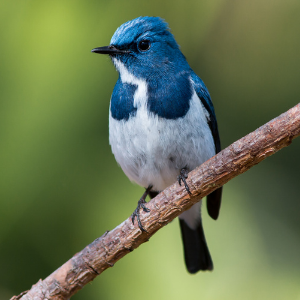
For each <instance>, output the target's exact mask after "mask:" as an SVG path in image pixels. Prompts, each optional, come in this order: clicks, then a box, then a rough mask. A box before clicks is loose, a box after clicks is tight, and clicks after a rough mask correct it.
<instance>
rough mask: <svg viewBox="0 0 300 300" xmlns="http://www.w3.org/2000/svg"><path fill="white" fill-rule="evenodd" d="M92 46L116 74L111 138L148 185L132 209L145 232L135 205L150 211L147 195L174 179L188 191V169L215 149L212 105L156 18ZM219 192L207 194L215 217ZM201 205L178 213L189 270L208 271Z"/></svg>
mask: <svg viewBox="0 0 300 300" xmlns="http://www.w3.org/2000/svg"><path fill="white" fill-rule="evenodd" d="M92 52H95V53H100V54H108V55H109V56H110V58H111V59H112V61H113V63H114V65H115V67H116V69H117V71H118V72H119V78H118V81H117V83H116V85H115V87H114V90H113V93H112V96H111V101H110V110H109V142H110V145H111V148H112V152H113V154H114V156H115V158H116V160H117V162H118V163H119V165H120V166H121V168H122V169H123V171H124V173H125V174H126V175H127V177H128V178H129V179H130V180H131V181H134V182H136V183H137V184H139V185H140V186H142V187H144V188H145V189H146V191H145V193H144V194H143V196H142V197H141V199H140V200H139V202H138V206H137V208H136V210H135V211H134V213H133V215H132V221H133V222H134V219H135V217H136V218H137V221H138V224H139V227H140V228H141V230H144V229H143V226H142V224H141V221H140V210H141V209H143V210H144V211H148V209H147V207H146V206H145V203H146V201H145V199H146V197H147V195H149V196H150V198H153V197H155V196H156V195H157V194H158V193H159V192H160V191H162V190H164V189H165V188H166V187H168V186H169V185H171V184H173V183H175V182H176V180H178V181H179V184H181V183H182V182H183V183H184V184H185V187H186V189H187V191H188V192H189V189H188V186H187V184H186V178H187V173H188V172H189V171H191V170H193V169H194V168H196V167H197V166H199V165H201V164H202V163H203V162H205V161H206V160H208V159H209V158H211V157H212V156H214V155H215V154H216V153H217V152H219V151H220V139H219V133H218V127H217V121H216V116H215V112H214V107H213V104H212V101H211V98H210V95H209V93H208V90H207V88H206V86H205V85H204V83H203V81H202V80H201V79H200V78H199V77H198V76H197V75H196V74H195V73H194V72H193V70H192V69H191V67H190V66H189V65H188V63H187V61H186V59H185V57H184V55H183V54H182V53H181V51H180V49H179V46H178V44H177V42H176V41H175V38H174V36H173V34H172V33H171V32H170V30H169V28H168V24H167V23H166V22H165V21H164V20H162V19H161V18H158V17H139V18H136V19H134V20H131V21H128V22H126V23H124V24H123V25H121V26H120V27H119V28H118V29H117V30H116V32H115V33H114V35H113V37H112V39H111V42H110V45H109V46H105V47H99V48H95V49H93V50H92ZM221 195H222V189H221V188H219V189H217V190H216V191H214V192H213V193H211V194H210V195H208V196H207V209H208V213H209V215H210V216H211V217H212V218H213V219H217V218H218V215H219V210H220V205H221ZM200 209H201V201H200V202H199V203H197V204H195V205H194V206H192V208H190V209H189V210H187V211H185V212H183V213H182V214H181V215H180V216H179V220H180V227H181V233H182V239H183V244H184V253H185V262H186V266H187V269H188V271H189V272H190V273H196V272H197V271H199V270H212V269H213V262H212V259H211V256H210V253H209V250H208V247H207V244H206V240H205V236H204V231H203V227H202V221H201V214H200Z"/></svg>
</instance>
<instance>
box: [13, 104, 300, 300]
mask: <svg viewBox="0 0 300 300" xmlns="http://www.w3.org/2000/svg"><path fill="white" fill-rule="evenodd" d="M299 135H300V104H297V105H296V106H295V107H293V108H291V109H290V110H288V111H287V112H286V113H284V114H282V115H280V116H279V117H277V118H275V119H273V120H272V121H270V122H268V123H267V124H265V125H263V126H262V127H260V128H258V129H257V130H255V131H254V132H252V133H250V134H248V135H247V136H245V137H243V138H242V139H240V140H238V141H236V142H235V143H233V144H232V145H230V146H229V147H227V148H226V149H224V150H223V151H221V152H220V153H218V154H217V155H216V156H214V157H212V158H211V159H210V160H208V161H207V162H205V163H204V164H202V165H201V166H200V167H198V168H197V169H195V170H193V171H192V172H191V173H189V177H188V179H187V183H188V185H189V187H190V191H191V196H190V195H189V194H188V193H187V192H186V190H185V188H184V187H181V186H179V185H178V183H176V184H173V185H172V186H170V187H168V188H167V189H165V190H164V191H163V192H162V193H160V194H159V195H158V196H157V197H156V198H154V199H153V200H151V202H149V204H147V207H148V208H149V209H150V213H144V212H143V213H142V214H141V221H142V223H143V226H144V228H145V229H146V230H147V232H142V231H141V230H140V229H139V228H138V226H137V224H135V225H132V222H131V218H128V219H127V220H125V221H124V222H123V223H121V224H120V225H119V226H117V227H116V228H115V229H113V230H112V231H110V232H106V233H105V234H104V235H103V236H101V237H99V238H98V239H96V240H95V241H94V242H92V243H91V244H90V245H88V246H86V247H85V248H84V249H83V250H82V251H81V252H79V253H77V254H75V255H74V256H73V257H72V258H71V259H70V260H69V261H67V262H66V263H65V264H64V265H62V266H61V267H60V268H59V269H57V270H56V271H55V272H53V273H52V274H51V275H49V276H48V277H47V278H46V279H44V280H39V282H38V283H37V284H35V285H33V286H32V288H31V290H30V291H28V292H24V293H22V294H21V295H19V296H15V297H13V298H12V299H11V300H17V299H22V300H31V299H37V300H38V299H49V300H50V299H57V300H58V299H60V300H63V299H69V298H70V297H71V296H72V295H74V294H75V293H76V292H77V291H78V290H80V289H81V288H83V287H84V285H86V284H87V283H88V282H90V281H92V280H93V279H94V278H95V277H96V276H98V275H99V274H101V273H102V272H103V271H105V270H106V269H107V268H109V267H112V266H113V265H114V264H115V263H116V262H117V261H118V260H119V259H121V258H122V257H123V256H125V255H126V254H127V253H129V252H131V251H132V250H134V249H136V248H137V247H138V246H139V245H141V244H142V243H144V242H146V241H148V240H149V238H150V237H151V236H152V235H153V234H154V233H155V232H156V231H158V230H159V229H160V228H162V227H163V226H165V225H166V224H168V223H169V222H171V221H172V220H173V219H174V218H176V217H177V216H178V215H180V214H181V213H182V212H183V211H185V210H187V209H189V208H190V207H191V206H192V205H193V204H195V203H196V202H198V201H199V200H200V199H201V198H203V197H204V196H206V195H208V194H210V193H211V192H212V191H214V190H215V189H217V188H218V187H220V186H222V185H224V184H225V183H226V182H228V181H229V180H231V179H232V178H234V177H236V176H238V175H239V174H242V173H244V172H246V171H247V170H248V169H250V168H251V167H253V166H254V165H256V164H258V163H259V162H261V161H262V160H264V159H265V158H267V157H268V156H270V155H272V154H274V153H276V152H277V151H278V150H280V149H282V148H283V147H286V146H289V145H290V144H291V142H292V140H293V139H294V138H296V137H297V136H299Z"/></svg>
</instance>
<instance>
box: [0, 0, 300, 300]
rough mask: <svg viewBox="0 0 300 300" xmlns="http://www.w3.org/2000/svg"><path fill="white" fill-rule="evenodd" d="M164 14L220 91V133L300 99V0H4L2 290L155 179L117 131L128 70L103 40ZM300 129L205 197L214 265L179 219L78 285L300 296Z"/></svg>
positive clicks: (151, 293) (253, 123)
mask: <svg viewBox="0 0 300 300" xmlns="http://www.w3.org/2000/svg"><path fill="white" fill-rule="evenodd" d="M141 15H150V16H152V15H154V16H160V17H163V18H164V19H165V20H166V21H167V22H168V23H169V25H170V28H171V29H172V32H173V34H174V35H175V38H176V39H177V41H178V43H179V44H180V45H181V49H182V51H183V53H184V54H185V56H186V57H187V59H188V61H189V63H190V65H191V66H192V68H193V69H194V71H195V72H196V73H197V74H198V75H199V76H200V77H201V78H202V79H203V80H204V82H205V83H206V85H207V86H208V88H209V91H210V93H211V96H212V99H213V102H214V106H215V110H216V114H217V118H218V123H219V130H220V135H221V141H222V147H223V148H224V147H226V146H228V145H230V144H231V143H232V142H234V141H235V140H237V139H239V138H241V137H242V136H244V135H246V134H248V133H249V132H251V131H253V130H255V129H256V128H257V127H259V126H261V125H263V124H264V123H266V122H267V121H269V120H271V119H272V118H274V117H276V116H278V115H279V114H281V113H283V112H285V111H286V110H288V109H289V108H291V107H292V106H294V105H295V104H297V103H298V102H299V99H300V84H299V78H300V58H299V53H300V38H299V28H300V2H299V1H298V0H288V1H280V0H272V1H271V0H263V1H261V0H253V1H240V0H227V1H226V0H214V1H211V0H186V1H178V0H177V1H176V0H172V1H171V0H152V1H141V0H139V1H137V0H127V1H117V0H111V1H105V0H98V1H83V0H72V1H71V0H70V1H68V0H59V1H58V0H53V1H38V0H14V1H4V0H2V1H1V2H0V24H1V25H0V33H1V34H0V36H1V39H0V53H1V55H0V66H1V67H0V271H1V272H0V299H1V300H4V299H8V298H10V297H11V296H13V295H15V294H19V293H20V292H22V291H24V290H27V289H29V288H30V287H31V285H32V284H34V283H36V282H37V281H38V280H39V279H40V278H45V277H47V276H48V275H49V274H50V273H52V272H53V271H54V270H55V269H57V268H58V267H59V266H60V265H62V264H63V263H64V262H65V261H67V260H68V259H69V258H71V257H72V256H73V255H74V254H75V253H76V252H78V251H80V250H82V249H83V248H84V247H85V246H86V245H87V244H89V243H91V242H92V241H93V240H94V239H95V238H97V237H99V236H101V235H102V234H103V233H104V232H105V231H106V230H110V229H112V228H114V227H115V226H117V225H118V224H119V223H121V222H122V221H123V220H125V219H126V218H127V217H128V216H129V215H130V214H131V213H132V212H133V210H134V209H135V207H136V203H137V200H138V199H139V197H140V196H141V193H142V192H143V189H142V188H140V187H138V186H136V185H134V184H132V183H130V182H129V180H128V179H127V177H126V176H125V175H124V174H123V172H122V170H121V169H120V168H119V167H118V165H117V163H116V162H115V160H114V157H113V155H112V154H111V150H110V146H109V144H108V108H109V99H110V95H111V93H112V90H113V86H114V84H115V82H116V80H117V76H118V75H117V72H116V71H115V69H114V67H113V65H112V63H111V62H110V60H109V58H108V57H104V56H99V55H95V54H92V53H91V49H92V48H94V47H98V46H105V45H108V44H109V41H110V38H111V36H112V35H113V33H114V31H115V30H116V29H117V27H118V26H120V25H121V24H122V23H124V22H126V21H128V20H130V19H133V18H135V17H138V16H141ZM299 153H300V138H298V139H296V140H295V141H294V142H293V143H292V145H291V146H289V147H288V148H285V149H284V150H282V151H280V152H279V153H277V154H275V155H274V156H272V157H270V158H268V159H267V160H266V161H264V162H262V163H261V164H259V165H258V166H256V167H254V168H253V169H251V170H250V171H249V172H247V173H245V174H243V175H242V176H239V177H238V178H236V179H234V180H232V181H230V182H229V183H228V184H227V185H226V186H225V188H224V198H223V206H222V210H221V215H220V218H219V220H218V221H217V222H215V221H213V220H211V219H209V218H208V216H207V212H206V210H203V218H204V228H205V232H206V237H207V241H208V244H209V248H210V252H211V254H212V257H213V260H214V265H215V270H214V271H213V272H211V273H209V272H208V273H207V272H206V273H198V274H196V275H193V276H192V275H189V274H188V273H187V271H186V270H185V266H184V262H183V253H182V244H181V239H180V232H179V225H178V221H177V220H174V221H173V222H172V223H171V224H169V225H168V226H166V227H165V228H163V229H162V230H160V231H159V232H158V233H157V234H156V235H155V236H154V237H153V238H151V240H150V242H149V243H146V244H144V245H142V246H141V247H140V248H139V249H137V250H135V251H134V252H133V253H131V254H129V255H127V256H126V257H125V258H123V259H122V260H121V261H119V262H118V263H117V264H116V265H115V266H114V267H113V268H111V269H109V270H107V271H106V272H104V273H103V274H102V275H101V276H99V277H98V278H96V279H95V280H94V281H93V282H92V284H89V285H87V286H86V287H85V288H84V289H83V290H81V291H80V292H79V293H78V294H77V295H75V296H74V297H73V298H72V299H78V300H79V299H90V300H94V299H107V300H109V299H131V300H134V299H140V298H142V299H145V300H147V299H190V300H193V299H300V284H299V283H300V255H299V253H300V217H299V211H300V199H299V168H300V159H299Z"/></svg>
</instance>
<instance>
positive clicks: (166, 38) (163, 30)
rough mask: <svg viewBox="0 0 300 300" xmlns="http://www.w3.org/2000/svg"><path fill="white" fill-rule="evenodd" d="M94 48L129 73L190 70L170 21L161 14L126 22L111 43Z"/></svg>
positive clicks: (150, 74) (138, 74)
mask: <svg viewBox="0 0 300 300" xmlns="http://www.w3.org/2000/svg"><path fill="white" fill-rule="evenodd" d="M92 51H93V52H96V53H101V54H109V55H110V56H111V58H112V59H113V60H114V58H115V59H117V60H119V61H121V62H122V63H123V64H124V65H125V67H126V68H127V69H128V71H129V72H130V73H133V74H134V75H135V76H137V77H143V78H145V79H147V78H149V77H152V78H153V76H157V75H158V73H162V72H163V73H168V74H169V75H170V74H172V73H176V72H178V71H179V70H187V69H189V66H188V64H187V62H186V60H185V57H184V56H183V54H182V53H181V51H180V49H179V46H178V44H177V42H176V41H175V39H174V36H173V34H172V33H171V32H170V30H169V28H168V24H167V23H166V22H164V21H163V20H162V19H161V18H158V17H139V18H136V19H134V20H131V21H128V22H126V23H124V24H123V25H121V26H120V27H119V28H118V29H117V30H116V32H115V33H114V35H113V37H112V39H111V42H110V46H108V47H100V48H95V49H93V50H92ZM159 76H161V74H160V75H159Z"/></svg>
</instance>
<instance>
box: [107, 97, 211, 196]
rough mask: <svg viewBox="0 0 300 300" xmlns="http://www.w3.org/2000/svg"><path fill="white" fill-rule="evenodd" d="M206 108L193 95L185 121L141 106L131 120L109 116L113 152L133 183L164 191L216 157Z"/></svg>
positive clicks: (182, 118)
mask: <svg viewBox="0 0 300 300" xmlns="http://www.w3.org/2000/svg"><path fill="white" fill-rule="evenodd" d="M204 110H205V109H204V107H203V106H202V104H201V102H200V100H199V98H198V97H197V95H196V93H195V92H194V93H193V95H192V97H191V99H190V101H189V109H188V111H187V112H186V114H185V115H184V116H183V117H180V118H176V119H168V118H164V117H162V116H160V115H159V114H155V113H153V112H151V111H150V110H149V109H148V108H147V106H146V105H140V106H138V107H137V108H136V111H135V112H134V113H133V114H131V115H129V117H128V118H123V119H118V118H115V117H114V115H113V111H112V109H111V110H110V116H109V140H110V145H111V147H112V152H113V154H114V155H115V158H116V160H117V162H118V163H119V164H120V166H121V167H122V169H123V171H124V172H125V174H126V175H127V176H128V177H129V179H130V180H132V181H134V182H136V183H137V184H139V185H141V186H143V187H148V186H149V185H153V190H156V191H161V190H163V189H164V188H166V187H167V186H169V185H170V184H172V183H174V182H175V181H176V178H177V175H178V174H179V172H180V170H181V169H182V168H187V169H189V170H191V169H193V168H195V167H196V166H198V165H200V164H201V163H203V162H204V161H205V160H207V159H208V158H210V157H211V156H213V155H214V152H215V150H214V142H213V138H212V134H211V132H210V129H209V126H208V124H207V119H206V117H205V111H204Z"/></svg>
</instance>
